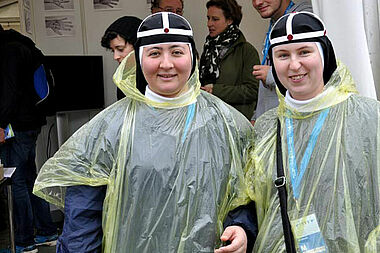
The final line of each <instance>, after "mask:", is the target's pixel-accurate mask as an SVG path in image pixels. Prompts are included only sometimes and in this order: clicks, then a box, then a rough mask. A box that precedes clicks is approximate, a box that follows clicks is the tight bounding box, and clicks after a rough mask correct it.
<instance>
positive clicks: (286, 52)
mask: <svg viewBox="0 0 380 253" xmlns="http://www.w3.org/2000/svg"><path fill="white" fill-rule="evenodd" d="M273 64H274V67H275V69H276V73H277V77H278V79H279V80H280V82H281V83H282V84H283V85H284V86H285V88H286V89H287V90H288V91H289V93H290V95H291V96H292V98H294V99H296V100H307V99H311V98H313V97H315V96H317V95H318V94H320V93H321V92H322V91H323V87H324V82H323V66H322V59H321V56H320V54H319V51H318V48H317V45H316V44H315V43H314V42H303V43H302V42H301V43H290V44H285V45H280V46H276V47H274V48H273Z"/></svg>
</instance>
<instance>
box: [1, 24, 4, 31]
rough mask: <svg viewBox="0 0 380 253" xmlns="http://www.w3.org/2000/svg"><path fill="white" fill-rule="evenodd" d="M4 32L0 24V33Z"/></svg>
mask: <svg viewBox="0 0 380 253" xmlns="http://www.w3.org/2000/svg"><path fill="white" fill-rule="evenodd" d="M2 31H4V28H3V26H2V25H1V24H0V32H2Z"/></svg>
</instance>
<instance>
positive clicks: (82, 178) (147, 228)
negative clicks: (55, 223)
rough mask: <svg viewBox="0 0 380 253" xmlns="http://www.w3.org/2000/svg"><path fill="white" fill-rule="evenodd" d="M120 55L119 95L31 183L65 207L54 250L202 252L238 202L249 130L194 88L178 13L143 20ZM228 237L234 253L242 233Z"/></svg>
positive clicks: (186, 33) (191, 51) (189, 39)
mask: <svg viewBox="0 0 380 253" xmlns="http://www.w3.org/2000/svg"><path fill="white" fill-rule="evenodd" d="M163 25H164V26H163ZM129 57H131V58H127V59H125V60H124V61H123V62H122V63H121V64H120V66H119V68H118V70H117V71H116V73H115V78H114V80H115V82H116V84H117V85H118V86H119V88H120V89H121V90H123V92H124V93H125V94H126V98H124V99H122V100H120V101H118V102H116V103H115V104H113V105H111V106H110V107H108V108H106V109H105V110H103V111H102V112H100V113H99V114H98V115H97V116H96V117H94V118H93V119H92V120H91V121H90V122H89V123H87V124H86V125H84V126H83V127H82V128H81V129H80V130H78V131H77V132H76V133H75V134H74V135H73V136H72V137H71V138H70V139H69V140H68V141H67V142H66V143H65V144H64V145H63V146H62V147H61V148H60V150H59V151H58V152H57V153H56V154H55V156H54V157H53V158H51V159H49V160H48V161H47V162H46V163H45V164H44V166H43V168H42V170H41V172H40V174H39V176H38V179H37V182H36V184H35V188H34V192H35V193H36V194H37V195H39V196H42V197H44V198H46V199H47V200H49V201H51V202H53V203H56V204H57V205H60V206H63V205H64V208H65V223H64V228H63V233H62V235H61V236H60V237H59V240H58V248H57V251H58V252H83V251H86V252H93V251H97V250H100V249H102V250H103V251H104V252H112V253H114V252H165V253H166V252H212V251H213V250H214V247H216V246H219V245H220V241H219V239H218V238H219V236H220V234H221V232H222V231H221V230H222V222H223V220H224V218H225V217H226V216H227V213H228V212H229V211H230V210H232V209H234V208H235V207H237V206H239V205H242V204H245V203H246V201H247V196H246V194H245V192H246V191H245V190H246V189H245V187H244V181H243V179H244V178H243V170H242V169H243V167H244V165H245V157H246V156H245V155H244V154H245V152H246V150H247V149H248V145H249V140H250V138H251V130H252V126H251V124H250V123H249V122H248V121H247V120H246V119H245V118H244V117H243V115H241V114H240V113H239V112H237V111H236V110H235V109H233V108H232V107H230V106H227V105H226V104H225V103H224V102H223V101H221V100H220V99H218V98H216V97H214V96H212V95H210V94H208V93H206V92H203V91H202V92H201V91H200V89H199V87H200V83H199V79H198V72H197V68H196V57H195V43H194V39H193V35H192V29H191V26H190V24H189V23H188V22H187V21H186V20H185V19H184V18H182V17H181V16H179V15H176V14H173V13H169V12H161V13H156V14H153V15H151V16H148V17H147V18H146V19H145V20H144V21H143V22H142V24H141V26H140V28H139V31H138V33H137V42H136V51H135V59H134V58H133V57H132V56H129ZM136 65H137V66H136ZM136 82H138V83H142V84H145V85H146V91H145V95H143V94H141V93H140V92H139V91H138V90H137V89H136V84H135V83H136ZM232 196H233V197H232ZM231 227H232V226H231ZM78 228H81V229H78ZM245 229H247V228H245ZM248 230H249V229H247V231H248ZM234 231H235V230H234ZM236 231H237V232H236V233H237V234H239V235H242V237H243V239H242V240H243V243H242V244H241V250H242V251H244V250H245V246H246V243H247V235H246V232H245V230H243V229H242V228H240V227H237V228H236ZM248 234H249V232H248ZM235 235H236V234H232V236H235ZM229 239H230V240H231V241H232V245H234V244H235V240H233V237H231V238H229ZM239 246H240V243H239Z"/></svg>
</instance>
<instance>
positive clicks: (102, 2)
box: [92, 0, 121, 10]
mask: <svg viewBox="0 0 380 253" xmlns="http://www.w3.org/2000/svg"><path fill="white" fill-rule="evenodd" d="M92 1H93V5H94V9H95V10H120V9H121V6H120V0H92Z"/></svg>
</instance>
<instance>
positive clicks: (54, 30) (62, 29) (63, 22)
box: [45, 15, 75, 37]
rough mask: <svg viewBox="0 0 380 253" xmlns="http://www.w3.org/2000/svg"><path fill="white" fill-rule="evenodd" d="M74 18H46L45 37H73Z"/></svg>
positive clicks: (66, 16) (67, 16)
mask: <svg viewBox="0 0 380 253" xmlns="http://www.w3.org/2000/svg"><path fill="white" fill-rule="evenodd" d="M74 18H75V17H74V16H72V15H61V16H46V17H45V29H46V36H48V37H63V36H74V35H75V27H74Z"/></svg>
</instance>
